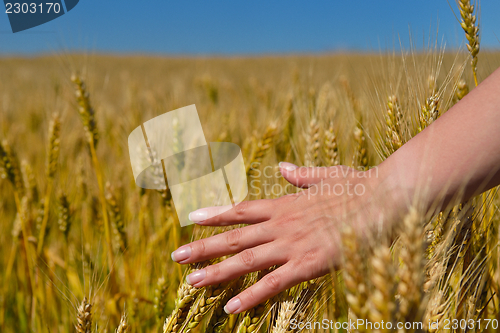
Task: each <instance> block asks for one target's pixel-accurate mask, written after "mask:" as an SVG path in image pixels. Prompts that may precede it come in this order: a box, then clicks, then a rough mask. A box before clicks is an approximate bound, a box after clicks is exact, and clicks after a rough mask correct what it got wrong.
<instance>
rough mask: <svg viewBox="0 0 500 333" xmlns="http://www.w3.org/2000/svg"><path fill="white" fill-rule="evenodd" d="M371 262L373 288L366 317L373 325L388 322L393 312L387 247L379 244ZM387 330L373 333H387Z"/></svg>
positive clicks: (391, 273) (390, 262)
mask: <svg viewBox="0 0 500 333" xmlns="http://www.w3.org/2000/svg"><path fill="white" fill-rule="evenodd" d="M370 262H371V268H372V269H371V274H370V281H371V283H372V285H373V287H374V290H372V291H371V292H370V293H369V297H368V304H369V305H368V317H369V318H370V320H371V321H372V322H374V323H382V322H389V321H391V319H392V315H393V311H394V307H395V306H394V288H393V285H394V283H393V281H394V280H393V274H394V269H393V264H392V257H391V251H390V249H389V247H388V246H386V245H385V244H381V245H379V246H377V247H376V248H375V249H374V251H373V255H372V258H371V260H370ZM387 331H390V330H389V329H387V328H385V329H384V328H380V329H376V328H375V329H374V330H373V332H387Z"/></svg>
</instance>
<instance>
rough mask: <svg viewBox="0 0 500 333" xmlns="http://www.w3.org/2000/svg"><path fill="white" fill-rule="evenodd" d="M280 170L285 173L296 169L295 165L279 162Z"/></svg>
mask: <svg viewBox="0 0 500 333" xmlns="http://www.w3.org/2000/svg"><path fill="white" fill-rule="evenodd" d="M278 165H279V167H280V169H285V170H286V171H293V170H295V169H297V168H298V166H296V165H295V164H292V163H288V162H280V163H279V164H278Z"/></svg>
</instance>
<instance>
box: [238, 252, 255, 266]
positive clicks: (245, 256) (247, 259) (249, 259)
mask: <svg viewBox="0 0 500 333" xmlns="http://www.w3.org/2000/svg"><path fill="white" fill-rule="evenodd" d="M239 256H240V260H241V263H242V264H243V266H246V267H252V266H253V264H254V262H255V254H254V251H253V250H251V249H248V250H245V251H243V252H241V253H240V255H239Z"/></svg>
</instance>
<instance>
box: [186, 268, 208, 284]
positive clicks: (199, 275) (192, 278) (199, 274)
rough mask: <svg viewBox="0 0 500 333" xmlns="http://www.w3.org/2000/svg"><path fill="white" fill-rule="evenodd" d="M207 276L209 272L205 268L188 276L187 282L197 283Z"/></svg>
mask: <svg viewBox="0 0 500 333" xmlns="http://www.w3.org/2000/svg"><path fill="white" fill-rule="evenodd" d="M205 276H207V272H206V271H205V270H204V269H200V270H199V271H196V272H193V273H191V274H189V275H188V276H186V282H187V283H188V284H190V285H193V284H197V283H198V282H200V281H201V280H203V279H204V278H205Z"/></svg>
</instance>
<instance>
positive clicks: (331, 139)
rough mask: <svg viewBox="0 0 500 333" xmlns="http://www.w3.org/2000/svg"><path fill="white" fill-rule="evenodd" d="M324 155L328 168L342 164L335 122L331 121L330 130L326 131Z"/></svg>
mask: <svg viewBox="0 0 500 333" xmlns="http://www.w3.org/2000/svg"><path fill="white" fill-rule="evenodd" d="M324 153H325V156H326V161H327V165H328V166H334V165H339V164H340V157H339V148H338V145H337V136H336V135H335V130H334V128H333V121H330V125H329V126H328V129H327V130H325V146H324Z"/></svg>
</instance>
